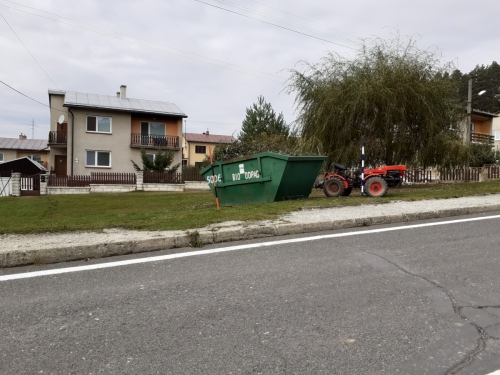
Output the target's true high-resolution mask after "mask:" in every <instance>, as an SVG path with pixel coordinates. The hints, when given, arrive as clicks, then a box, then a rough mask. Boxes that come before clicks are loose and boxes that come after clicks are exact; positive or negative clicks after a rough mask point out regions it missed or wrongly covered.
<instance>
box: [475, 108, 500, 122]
mask: <svg viewBox="0 0 500 375" xmlns="http://www.w3.org/2000/svg"><path fill="white" fill-rule="evenodd" d="M471 115H472V116H474V117H476V118H480V119H483V120H489V119H492V118H494V117H498V115H496V114H494V113H491V112H486V111H480V110H479V109H473V110H472V113H471Z"/></svg>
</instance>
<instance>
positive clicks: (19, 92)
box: [0, 81, 66, 113]
mask: <svg viewBox="0 0 500 375" xmlns="http://www.w3.org/2000/svg"><path fill="white" fill-rule="evenodd" d="M0 83H1V84H4V85H5V86H7V87H8V88H9V89H11V90H14V91H15V92H17V93H18V94H21V95H22V96H25V97H27V98H28V99H30V100H33V101H34V102H36V103H38V104H41V105H43V106H45V107H47V108H50V109H55V110H56V111H59V112H63V113H66V111H61V110H60V109H57V108H53V107H51V106H50V105H47V104H45V103H42V102H39V101H38V100H36V99H33V98H32V97H29V96H28V95H26V94H23V93H22V92H21V91H19V90H16V89H15V88H14V87H12V86H9V85H8V84H6V83H5V82H3V81H0Z"/></svg>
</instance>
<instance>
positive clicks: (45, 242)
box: [0, 194, 500, 253]
mask: <svg viewBox="0 0 500 375" xmlns="http://www.w3.org/2000/svg"><path fill="white" fill-rule="evenodd" d="M367 199H369V198H367ZM499 205H500V194H492V195H484V196H473V197H464V198H450V199H432V200H420V201H413V202H408V201H394V202H390V203H385V204H364V205H362V206H348V207H335V208H317V209H307V210H302V211H297V212H292V213H290V214H287V215H284V216H283V217H281V218H280V219H278V220H274V221H263V222H261V223H252V226H253V227H256V226H261V227H265V226H273V225H279V224H283V223H287V222H288V223H298V224H314V223H320V222H324V221H328V222H331V221H337V220H338V221H342V220H353V219H364V218H372V217H375V216H385V215H387V216H389V215H398V214H399V215H401V214H417V213H429V212H430V213H432V212H436V211H443V210H449V209H457V208H462V209H467V208H478V209H479V210H481V209H484V211H489V210H491V209H492V208H494V207H495V206H499ZM245 226H246V225H245V223H244V222H237V221H234V222H226V223H221V224H216V225H213V226H210V227H206V228H200V230H211V229H214V228H216V229H220V228H243V227H245ZM185 233H186V231H136V230H126V229H104V230H102V231H100V232H65V233H47V234H23V235H19V234H4V235H0V253H7V252H12V251H30V250H43V249H52V248H61V247H74V246H92V245H99V244H110V243H120V242H125V241H142V240H153V239H155V238H162V237H166V236H176V235H183V234H185Z"/></svg>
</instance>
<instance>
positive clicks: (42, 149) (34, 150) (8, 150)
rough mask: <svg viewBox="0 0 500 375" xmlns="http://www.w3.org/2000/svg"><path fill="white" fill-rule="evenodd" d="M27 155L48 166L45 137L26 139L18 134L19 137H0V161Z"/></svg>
mask: <svg viewBox="0 0 500 375" xmlns="http://www.w3.org/2000/svg"><path fill="white" fill-rule="evenodd" d="M25 156H27V157H28V158H30V159H31V160H34V161H36V162H38V163H39V164H40V165H42V166H43V167H44V168H48V159H49V147H48V142H47V140H46V139H27V137H26V135H24V134H20V135H19V138H2V137H0V163H4V162H7V161H11V160H15V159H19V158H22V157H25Z"/></svg>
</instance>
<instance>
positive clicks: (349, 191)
mask: <svg viewBox="0 0 500 375" xmlns="http://www.w3.org/2000/svg"><path fill="white" fill-rule="evenodd" d="M351 191H352V187H350V188H347V189H345V190H344V193H343V194H342V196H343V197H348V196H349V195H351Z"/></svg>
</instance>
